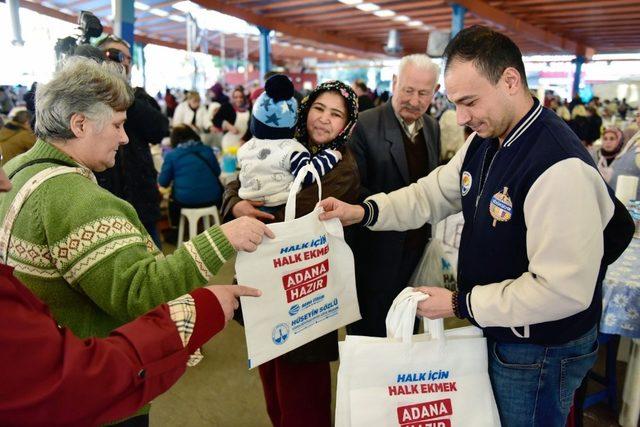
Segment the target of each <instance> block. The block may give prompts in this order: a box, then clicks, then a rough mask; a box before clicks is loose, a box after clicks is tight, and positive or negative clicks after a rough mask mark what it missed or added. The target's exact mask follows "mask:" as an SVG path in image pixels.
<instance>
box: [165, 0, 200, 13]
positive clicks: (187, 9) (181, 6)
mask: <svg viewBox="0 0 640 427" xmlns="http://www.w3.org/2000/svg"><path fill="white" fill-rule="evenodd" d="M171 7H172V8H174V9H176V10H179V11H180V12H184V13H191V14H195V13H196V12H199V11H200V9H201V7H200V6H199V5H197V4H195V3H193V2H191V1H179V2H177V3H176V4H173V5H171Z"/></svg>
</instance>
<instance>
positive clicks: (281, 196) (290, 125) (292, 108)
mask: <svg viewBox="0 0 640 427" xmlns="http://www.w3.org/2000/svg"><path fill="white" fill-rule="evenodd" d="M293 93H294V88H293V83H291V80H289V78H288V77H287V76H285V75H282V74H276V75H274V76H272V77H271V78H269V79H268V80H267V81H266V83H265V91H264V92H263V93H262V94H261V95H260V97H258V99H257V100H256V102H255V104H254V105H253V110H252V115H251V123H250V128H251V133H252V134H253V138H251V139H250V140H249V141H247V142H246V143H245V144H243V145H242V146H241V147H240V149H239V150H238V163H239V165H240V191H239V192H238V195H239V196H240V197H241V198H242V199H245V200H254V201H262V202H264V206H263V209H262V210H266V211H270V210H271V209H270V208H273V209H275V208H276V207H278V206H281V205H283V204H284V203H286V201H287V197H288V196H289V189H290V188H291V184H292V183H293V180H294V179H295V177H296V176H298V174H299V173H300V171H301V170H302V169H303V167H305V166H307V165H309V164H311V165H312V166H313V167H314V168H315V170H316V171H317V172H318V175H319V176H320V177H322V176H323V175H325V174H326V173H327V172H329V171H330V170H331V169H333V167H334V166H335V165H336V164H337V163H338V162H339V161H340V160H341V159H342V155H341V154H340V152H339V151H337V150H331V149H325V150H322V151H320V152H318V153H316V154H315V155H314V156H313V157H311V154H310V153H309V150H307V148H306V147H305V146H304V145H302V144H300V143H299V142H298V141H296V140H295V139H293V135H294V133H295V128H296V120H297V110H298V103H297V101H296V100H295V98H294V97H293ZM313 181H314V178H313V175H312V174H311V173H310V172H307V176H305V179H304V182H305V184H310V183H312V182H313ZM265 208H266V209H265Z"/></svg>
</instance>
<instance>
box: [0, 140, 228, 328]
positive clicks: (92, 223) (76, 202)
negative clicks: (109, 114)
mask: <svg viewBox="0 0 640 427" xmlns="http://www.w3.org/2000/svg"><path fill="white" fill-rule="evenodd" d="M36 159H57V160H58V161H62V162H65V163H67V164H69V165H70V166H78V164H77V163H76V162H74V161H73V160H72V159H71V158H69V157H68V156H67V155H65V154H64V153H62V152H61V151H59V150H57V149H56V148H54V147H53V146H52V145H50V144H48V143H45V142H43V141H41V140H39V141H37V142H36V144H35V146H34V147H33V148H32V149H31V150H29V151H28V152H27V153H25V154H24V155H23V156H20V157H18V158H16V159H14V160H12V161H10V162H9V163H8V164H7V165H6V167H5V168H4V169H5V171H6V172H7V174H11V172H13V171H14V170H16V169H17V168H18V167H20V166H21V165H23V164H25V163H27V162H30V161H33V160H36ZM52 166H57V165H56V164H53V163H38V164H34V165H31V166H28V167H26V168H25V169H23V170H21V171H19V172H18V173H17V174H16V175H15V176H14V177H13V179H12V183H13V188H12V190H11V191H10V192H8V193H4V194H2V195H0V220H2V221H4V218H5V215H6V213H7V210H8V209H9V206H10V205H11V202H12V200H13V198H14V197H15V195H16V193H17V192H18V190H19V189H20V188H21V187H22V186H23V185H24V184H25V182H26V181H27V180H28V179H29V178H30V177H32V176H34V175H35V174H36V173H38V172H40V171H41V170H43V169H45V168H48V167H52ZM89 176H90V177H93V175H92V174H89ZM8 252H9V260H8V264H9V265H11V266H12V267H14V268H15V271H14V274H15V276H16V277H17V278H18V279H20V280H21V281H22V282H24V283H25V284H26V285H27V286H28V287H29V288H30V289H31V290H32V291H33V292H35V293H36V294H37V295H38V296H39V297H40V298H42V299H43V300H44V301H45V302H46V303H47V304H48V305H49V306H50V308H51V311H52V312H53V314H54V316H55V318H56V319H57V320H58V322H60V323H61V324H63V325H65V326H67V327H69V328H70V329H71V330H72V331H73V332H75V333H76V334H77V335H78V336H80V337H82V338H84V337H89V336H98V337H103V336H106V335H108V333H109V332H110V331H111V330H113V329H115V328H116V327H118V326H120V325H122V324H123V323H125V322H127V321H130V320H132V319H133V318H135V317H136V316H138V315H141V314H143V313H145V312H146V311H148V310H150V309H151V308H153V307H155V306H157V305H159V304H161V303H164V302H167V301H170V300H172V299H174V298H176V297H178V296H180V295H183V294H185V293H187V292H189V291H191V290H192V289H194V288H196V287H199V286H202V285H204V284H206V283H207V281H208V280H209V278H211V276H212V275H213V274H215V273H216V272H217V271H218V269H219V268H220V267H221V266H222V264H223V263H224V262H225V261H226V260H227V259H229V258H230V257H231V256H232V255H233V254H234V249H233V247H232V246H231V244H230V243H229V241H228V240H227V239H226V237H225V236H224V234H223V233H222V231H221V229H220V228H219V227H212V228H210V229H208V230H206V231H205V232H204V233H202V234H200V235H198V236H196V237H195V238H193V239H191V240H190V241H189V242H186V243H185V244H184V246H182V247H180V248H179V249H177V250H176V251H175V252H174V254H173V255H169V256H166V257H165V256H163V255H162V253H161V252H160V251H159V250H158V249H157V247H155V245H154V244H153V241H152V240H151V238H150V237H149V235H148V234H147V232H146V231H145V228H144V227H143V225H142V224H141V223H140V220H139V219H138V216H137V215H136V212H135V210H134V209H133V207H132V206H131V205H130V204H129V203H127V202H125V201H123V200H121V199H119V198H117V197H115V196H114V195H112V194H111V193H109V192H108V191H106V190H104V189H102V188H100V187H99V186H98V185H97V184H96V183H95V181H94V180H91V179H88V178H86V177H85V176H83V175H80V174H77V173H69V174H65V175H60V176H57V177H54V178H51V179H49V180H47V181H45V182H44V183H43V184H42V185H41V186H40V187H39V188H38V189H37V190H36V191H35V192H34V193H33V194H32V195H31V197H30V198H29V199H27V201H26V202H25V204H24V205H23V207H22V210H21V211H20V213H19V214H18V216H17V218H16V220H15V223H14V227H13V230H12V233H11V240H10V243H9V251H8Z"/></svg>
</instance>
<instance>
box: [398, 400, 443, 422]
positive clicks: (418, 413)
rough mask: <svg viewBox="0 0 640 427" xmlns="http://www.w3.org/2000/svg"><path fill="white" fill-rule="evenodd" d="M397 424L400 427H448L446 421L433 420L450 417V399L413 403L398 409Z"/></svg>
mask: <svg viewBox="0 0 640 427" xmlns="http://www.w3.org/2000/svg"><path fill="white" fill-rule="evenodd" d="M397 411H398V422H399V423H400V425H401V426H402V427H450V426H451V421H450V420H448V419H442V420H437V419H435V418H441V417H447V416H451V415H452V413H453V410H452V409H451V399H442V400H434V401H432V402H424V403H415V404H413V405H407V406H400V407H399V408H398V410H397Z"/></svg>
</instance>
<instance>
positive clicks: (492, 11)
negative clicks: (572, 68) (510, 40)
mask: <svg viewBox="0 0 640 427" xmlns="http://www.w3.org/2000/svg"><path fill="white" fill-rule="evenodd" d="M447 3H449V4H459V5H460V6H464V7H465V8H466V9H467V10H468V11H469V13H471V14H472V15H475V16H477V17H478V18H481V19H485V20H487V21H490V22H492V23H494V24H495V25H496V26H498V27H501V28H504V29H507V30H511V31H513V32H514V33H516V34H518V35H519V36H521V37H524V38H526V39H529V40H532V41H535V42H536V43H540V44H542V45H544V46H547V47H550V48H552V49H554V50H557V51H558V52H569V53H571V54H574V55H579V56H584V57H586V58H591V56H592V55H593V54H594V53H595V50H594V49H593V48H591V47H588V46H585V45H583V44H582V43H579V42H576V41H574V40H570V39H567V38H565V37H561V36H559V35H557V34H555V33H552V32H550V31H546V30H543V29H541V28H539V27H536V26H534V25H531V24H529V23H528V22H525V21H523V20H522V19H519V18H516V17H515V16H513V15H509V14H508V13H505V12H503V11H501V10H499V9H497V8H495V7H492V6H490V5H489V4H487V3H485V2H484V1H480V0H447Z"/></svg>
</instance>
